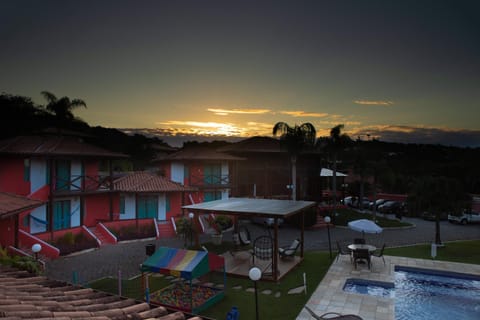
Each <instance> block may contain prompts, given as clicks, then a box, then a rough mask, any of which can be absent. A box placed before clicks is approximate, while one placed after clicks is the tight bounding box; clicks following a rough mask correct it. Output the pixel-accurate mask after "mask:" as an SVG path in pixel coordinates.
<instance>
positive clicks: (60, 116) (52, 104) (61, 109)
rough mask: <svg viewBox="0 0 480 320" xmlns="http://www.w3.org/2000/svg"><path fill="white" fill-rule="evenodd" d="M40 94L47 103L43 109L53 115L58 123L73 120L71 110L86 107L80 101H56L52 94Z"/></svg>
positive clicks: (61, 99) (65, 98)
mask: <svg viewBox="0 0 480 320" xmlns="http://www.w3.org/2000/svg"><path fill="white" fill-rule="evenodd" d="M41 94H42V95H43V97H44V98H45V99H46V100H47V101H48V104H47V106H46V107H45V108H46V109H47V111H49V112H52V113H53V114H55V116H56V118H57V120H58V121H63V120H73V119H74V118H75V117H74V116H73V113H72V110H73V109H75V108H78V107H85V108H86V107H87V104H86V103H85V101H83V100H81V99H73V100H70V98H68V97H62V98H60V99H58V98H57V97H56V96H55V95H54V94H53V93H50V92H48V91H42V92H41Z"/></svg>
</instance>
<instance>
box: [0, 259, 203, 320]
mask: <svg viewBox="0 0 480 320" xmlns="http://www.w3.org/2000/svg"><path fill="white" fill-rule="evenodd" d="M0 318H6V319H16V320H21V319H40V318H45V319H47V318H50V319H52V318H57V319H59V320H60V319H61V320H71V319H78V318H82V319H85V320H87V319H89V320H108V319H115V320H121V319H125V320H127V319H136V320H142V319H158V320H173V319H178V320H179V319H189V320H201V319H202V318H200V317H198V316H193V315H189V314H186V313H183V312H180V311H173V310H168V309H166V308H165V307H162V306H153V305H149V304H147V303H145V302H141V301H138V300H134V299H129V298H125V297H120V296H115V295H112V294H109V293H105V292H100V291H96V290H93V289H89V288H83V287H80V286H73V285H70V284H67V283H64V282H60V281H55V280H49V279H48V278H46V277H43V276H35V275H32V274H29V273H27V272H26V271H19V270H17V269H14V268H11V267H6V266H1V265H0Z"/></svg>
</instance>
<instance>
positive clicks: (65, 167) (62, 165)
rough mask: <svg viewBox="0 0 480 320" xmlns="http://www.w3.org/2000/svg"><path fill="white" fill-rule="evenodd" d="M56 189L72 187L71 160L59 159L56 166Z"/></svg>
mask: <svg viewBox="0 0 480 320" xmlns="http://www.w3.org/2000/svg"><path fill="white" fill-rule="evenodd" d="M55 179H56V190H68V189H69V187H70V161H68V160H58V161H57V167H56V177H55Z"/></svg>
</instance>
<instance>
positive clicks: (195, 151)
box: [156, 146, 244, 161]
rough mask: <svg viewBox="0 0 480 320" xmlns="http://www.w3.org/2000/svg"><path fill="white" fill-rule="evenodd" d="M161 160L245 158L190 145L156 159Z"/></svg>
mask: <svg viewBox="0 0 480 320" xmlns="http://www.w3.org/2000/svg"><path fill="white" fill-rule="evenodd" d="M161 160H168V161H172V160H244V158H240V157H236V156H232V155H229V154H226V153H223V152H218V151H216V150H213V149H211V148H207V147H204V146H190V147H186V148H184V149H182V150H179V151H177V152H174V153H172V154H169V155H166V156H164V157H163V158H161V159H156V161H161Z"/></svg>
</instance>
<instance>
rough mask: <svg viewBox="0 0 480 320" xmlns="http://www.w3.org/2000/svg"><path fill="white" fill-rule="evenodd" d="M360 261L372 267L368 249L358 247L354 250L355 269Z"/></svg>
mask: <svg viewBox="0 0 480 320" xmlns="http://www.w3.org/2000/svg"><path fill="white" fill-rule="evenodd" d="M358 261H364V262H365V263H367V265H368V269H370V252H369V251H368V249H357V250H353V263H354V264H355V269H357V263H358Z"/></svg>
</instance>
